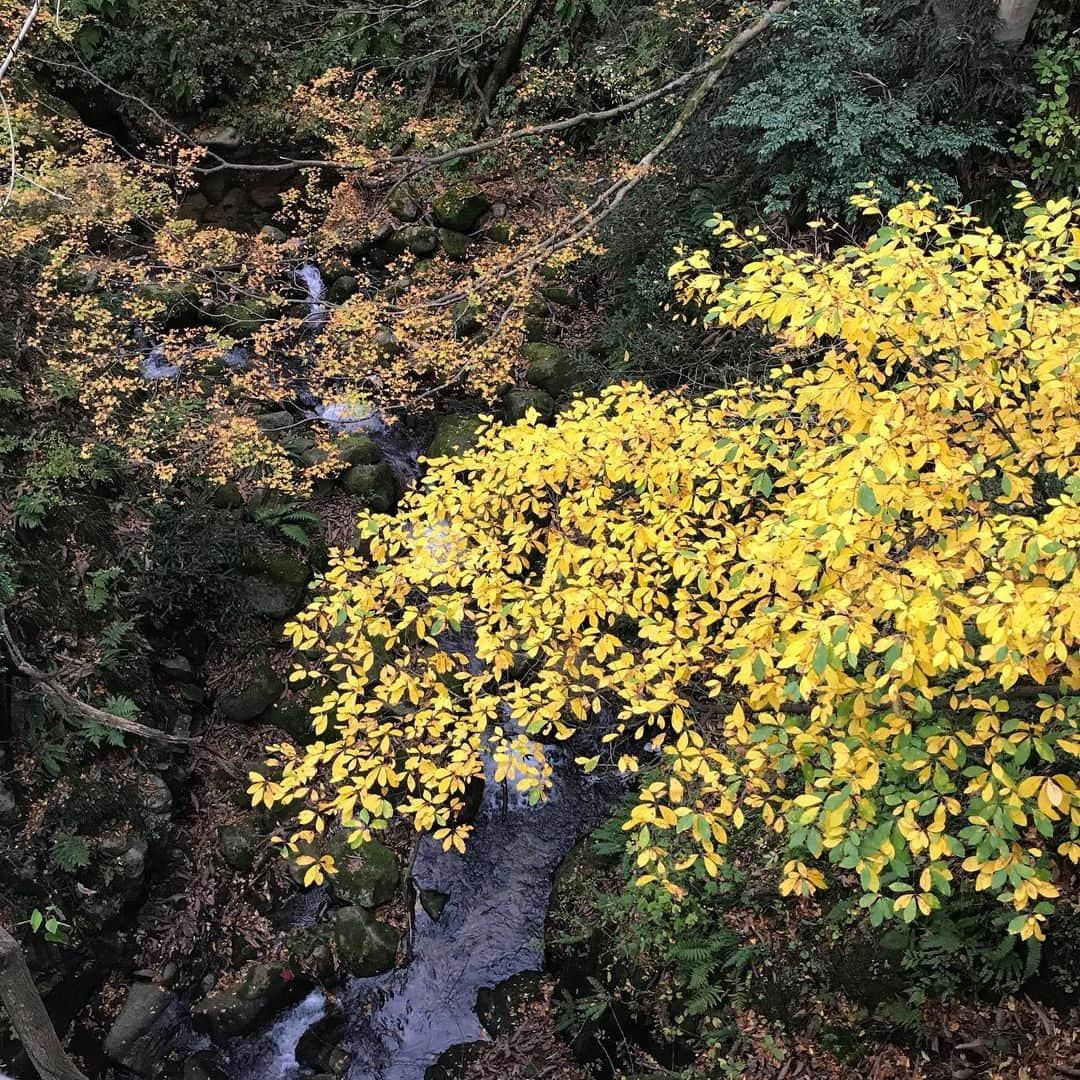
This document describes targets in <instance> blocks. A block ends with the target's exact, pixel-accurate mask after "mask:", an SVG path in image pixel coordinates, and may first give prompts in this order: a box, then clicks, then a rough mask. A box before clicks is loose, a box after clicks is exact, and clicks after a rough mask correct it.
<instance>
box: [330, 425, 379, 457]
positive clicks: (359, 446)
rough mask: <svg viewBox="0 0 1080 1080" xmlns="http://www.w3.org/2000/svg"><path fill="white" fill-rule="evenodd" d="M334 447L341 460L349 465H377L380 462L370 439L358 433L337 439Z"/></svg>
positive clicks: (377, 451) (376, 449) (377, 450)
mask: <svg viewBox="0 0 1080 1080" xmlns="http://www.w3.org/2000/svg"><path fill="white" fill-rule="evenodd" d="M336 446H337V451H338V453H339V454H340V455H341V460H342V461H345V462H347V463H348V464H349V465H377V464H378V463H379V461H380V460H381V459H380V455H379V448H378V447H377V446H376V445H375V443H374V442H372V440H371V437H370V436H368V435H364V434H363V433H362V432H359V431H357V432H354V433H353V434H351V435H345V436H343V437H342V438H340V439H338V441H337V443H336Z"/></svg>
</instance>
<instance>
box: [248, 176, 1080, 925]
mask: <svg viewBox="0 0 1080 1080" xmlns="http://www.w3.org/2000/svg"><path fill="white" fill-rule="evenodd" d="M857 205H860V206H861V207H862V208H863V209H864V211H865V212H866V214H868V215H875V214H877V215H881V217H882V220H881V224H880V228H879V229H878V231H877V232H876V233H875V235H874V236H873V237H872V238H871V239H870V240H869V241H867V242H866V243H862V244H850V245H847V246H839V247H834V249H833V250H832V251H831V252H830V253H824V252H825V245H822V252H823V253H817V252H814V251H802V250H794V251H793V250H785V249H782V248H765V249H764V250H760V249H759V248H758V247H757V245H758V244H759V242H760V241H761V239H762V237H761V236H760V234H758V235H755V234H753V233H750V234H746V235H742V234H740V233H738V232H737V231H736V230H735V228H734V227H733V226H732V225H731V224H730V223H729V222H726V221H719V222H717V223H716V231H717V233H718V235H719V236H720V237H721V238H722V241H721V242H722V245H723V246H724V247H725V248H727V249H729V251H728V253H729V254H730V255H731V256H733V257H736V258H738V259H739V261H740V262H743V263H744V265H742V267H741V270H739V271H738V272H736V273H735V274H734V275H729V274H725V273H722V272H720V271H718V270H714V269H713V268H712V267H711V265H710V259H709V256H708V255H707V254H705V253H702V252H698V253H693V254H690V255H688V256H687V257H685V258H683V259H682V260H681V261H680V262H679V263H678V264H677V265H676V266H675V267H673V269H672V274H673V276H675V278H676V279H677V281H678V283H679V287H680V289H681V291H682V293H683V295H684V298H685V300H686V302H687V303H688V304H691V305H694V306H696V307H697V308H698V309H699V310H700V311H701V312H703V313H707V314H706V316H705V317H707V318H708V319H709V320H711V321H713V322H714V323H716V324H718V325H721V326H729V327H731V326H740V325H743V324H747V323H753V324H755V325H759V326H760V327H761V328H762V329H763V330H765V331H768V332H770V333H772V334H774V335H776V337H777V339H778V342H779V347H780V348H781V349H782V350H783V349H789V348H790V349H791V350H793V352H792V354H791V355H792V357H795V356H798V357H801V358H803V360H805V358H806V357H807V356H808V355H812V356H814V357H815V359H814V360H813V362H812V363H805V364H804V365H803V366H800V367H799V368H798V369H795V368H793V367H792V366H790V365H787V364H785V365H784V366H782V367H780V368H779V369H778V370H777V371H776V372H775V373H774V376H773V381H772V383H771V385H768V386H760V385H750V384H743V385H740V386H737V387H735V388H733V389H730V390H725V391H722V392H719V393H717V394H715V395H713V396H711V397H709V398H707V399H705V400H699V401H695V400H691V399H689V398H687V397H685V396H682V395H679V394H671V393H669V394H658V393H654V392H651V391H650V390H648V389H646V388H645V387H643V386H640V385H636V386H620V387H612V388H610V389H608V390H607V391H605V392H604V393H603V394H601V395H600V396H599V397H598V398H596V399H592V400H579V401H577V402H575V403H574V404H573V405H572V406H571V407H570V408H569V409H568V410H567V411H566V412H564V413H563V414H562V416H561V417H560V418H559V419H558V421H557V422H556V423H555V424H554V426H552V427H550V428H547V427H542V426H536V425H534V424H531V423H529V422H523V423H521V424H518V425H517V426H514V427H498V426H492V427H491V428H490V429H489V430H488V431H487V432H486V434H485V436H484V437H483V439H482V440H481V443H480V445H479V446H478V447H477V448H476V449H475V450H473V451H471V452H469V453H468V454H466V455H465V456H464V457H462V458H460V459H455V460H444V461H437V462H434V463H432V465H431V467H430V469H429V471H428V473H427V476H426V478H425V481H424V484H423V487H422V489H421V490H418V491H416V492H414V493H413V494H412V495H411V496H409V497H408V498H407V500H406V501H405V504H404V508H403V510H402V512H401V513H400V514H399V515H398V516H397V517H385V516H379V515H373V516H368V517H365V518H364V519H362V521H361V525H360V528H361V534H362V536H363V538H364V541H363V544H362V545H360V549H358V550H349V551H345V552H340V553H338V554H336V556H335V558H334V560H333V563H332V566H331V568H330V570H329V572H328V573H327V574H326V576H325V579H324V580H323V581H322V583H321V585H320V586H319V587H318V590H317V594H316V596H315V598H314V599H313V601H312V603H311V605H310V606H309V607H308V608H307V610H306V611H304V612H303V613H302V614H301V615H300V616H298V617H297V619H296V620H295V622H293V623H292V624H291V625H290V626H289V627H288V633H289V635H290V637H291V639H292V642H293V644H294V645H295V647H296V648H297V650H298V651H299V653H300V654H301V657H302V660H301V663H300V666H299V667H298V670H297V672H296V673H295V677H296V678H298V679H310V680H313V681H316V682H318V683H320V684H322V685H323V686H324V687H325V697H324V698H323V700H322V703H321V704H320V705H319V706H318V707H317V708H316V710H315V713H316V725H317V730H318V731H319V733H320V734H323V733H325V738H324V739H323V741H320V742H316V743H315V744H314V745H312V746H311V747H309V748H307V749H305V750H303V751H297V750H295V749H294V748H293V747H291V746H282V747H275V748H272V749H273V751H274V753H275V755H276V756H275V758H274V759H273V760H274V762H275V763H276V765H278V766H280V768H279V769H278V771H276V772H274V773H273V775H272V776H262V775H253V777H252V780H253V782H252V787H251V794H252V795H253V798H254V800H255V801H256V802H265V803H266V804H268V805H269V804H272V803H275V802H285V803H291V802H295V803H297V804H298V805H299V804H303V806H304V809H303V812H302V814H301V817H300V828H299V830H298V831H297V833H296V834H295V835H294V836H293V837H292V842H293V844H294V845H296V844H300V843H303V842H305V841H313V840H314V839H315V836H316V834H317V833H319V832H321V831H323V829H324V828H325V827H326V825H327V823H328V822H330V821H333V820H337V819H340V822H341V823H342V824H344V825H345V826H346V827H347V828H349V829H350V830H351V831H352V833H353V836H354V839H355V840H356V842H359V841H361V840H363V839H364V838H365V837H367V836H368V835H370V832H371V831H372V830H375V829H378V828H381V827H384V826H385V824H386V823H387V822H388V821H389V819H391V818H392V817H393V816H394V815H396V814H398V815H403V816H405V817H408V818H410V819H411V820H412V821H413V823H414V824H415V826H416V827H417V828H418V829H425V830H426V829H434V830H436V834H437V835H439V836H440V837H441V838H442V839H443V841H444V843H445V844H446V845H447V846H451V845H454V846H458V847H461V846H463V844H464V841H465V838H466V836H467V834H468V826H467V825H461V824H458V816H457V815H458V812H459V810H460V809H461V804H462V799H463V794H464V792H465V789H466V786H467V784H468V782H469V780H470V779H471V778H472V777H475V776H478V775H479V774H480V773H481V772H482V769H483V758H484V755H485V754H486V753H494V754H495V756H496V760H497V762H498V763H499V771H500V774H501V775H506V774H509V775H510V778H511V779H517V780H518V781H519V782H521V783H522V784H523V785H524V786H525V787H528V788H531V789H532V790H533V791H534V792H536V793H537V795H538V796H539V795H540V794H542V792H543V790H544V788H545V785H546V784H547V783H548V772H547V766H546V764H545V763H544V762H543V761H542V759H539V760H538V759H537V758H536V756H535V749H534V753H533V757H531V758H529V759H527V763H525V764H523V762H522V758H523V755H522V754H521V753H520V746H515V742H516V741H517V740H520V739H521V738H522V735H521V733H522V732H528V733H533V734H542V735H554V736H555V737H557V738H567V737H569V736H571V735H572V734H573V733H574V731H575V730H576V729H578V728H581V727H584V726H586V725H594V726H599V725H601V724H603V725H606V727H605V735H604V738H605V739H606V740H608V742H609V744H610V745H611V747H612V755H611V756H612V758H613V759H614V760H615V761H616V763H617V764H618V766H619V767H620V768H622V769H624V770H627V769H629V770H632V769H636V768H637V766H638V760H637V757H636V756H635V754H634V753H632V749H633V747H634V745H635V740H637V741H639V742H648V743H649V745H650V751H649V753H653V752H654V751H655V752H656V753H658V755H659V757H660V759H661V765H662V769H663V773H662V774H661V775H662V779H660V780H657V781H655V782H651V783H647V784H645V785H644V786H643V787H642V789H641V791H640V798H639V804H638V806H637V807H636V809H635V810H634V811H633V812H632V814H631V817H630V819H629V821H628V823H627V829H628V840H629V842H631V843H632V844H634V845H635V846H636V848H637V850H638V864H639V866H640V867H641V870H642V873H641V878H640V883H641V884H642V885H648V884H650V883H660V884H662V885H664V886H665V887H667V888H668V889H669V890H670V891H672V892H675V893H676V894H678V893H679V892H680V890H681V888H682V886H681V885H680V884H679V882H680V881H683V882H685V880H686V878H687V877H688V876H693V875H695V874H716V873H717V872H718V870H719V867H720V866H721V864H722V862H723V860H724V852H725V846H726V844H727V841H728V837H729V835H730V834H731V832H732V831H733V830H736V829H740V828H743V827H744V826H746V825H747V824H748V823H750V822H752V821H753V822H757V823H759V827H760V825H761V824H763V825H764V826H765V827H770V828H772V829H774V830H775V831H776V833H777V834H779V837H780V842H781V843H784V844H786V845H787V848H788V852H789V853H788V855H787V858H788V859H789V861H788V863H787V866H786V868H785V873H784V876H783V879H782V880H781V882H780V883H779V885H780V889H781V891H782V892H783V893H785V894H794V895H803V896H805V895H810V894H812V893H814V892H815V891H817V890H819V889H822V888H824V887H825V886H826V885H827V883H828V882H829V880H830V879H833V880H838V881H840V882H841V883H844V884H846V885H849V886H855V887H856V888H858V889H859V890H860V891H861V896H862V899H861V903H862V905H863V906H864V907H865V908H867V909H868V910H869V916H870V918H871V920H872V921H873V922H874V923H875V925H876V924H878V923H880V922H881V921H883V920H884V919H887V918H892V917H895V918H900V919H903V920H904V921H911V920H913V919H915V918H916V917H917V916H918V915H919V914H920V913H922V914H929V913H930V912H932V911H933V910H934V909H935V908H937V907H938V906H939V905H940V903H941V898H942V897H943V896H947V895H948V894H949V893H950V891H951V890H952V889H953V887H954V885H955V884H957V882H958V879H965V880H967V881H969V882H970V883H971V884H972V885H973V887H974V888H975V889H976V890H991V892H992V893H993V894H994V895H996V896H997V897H998V898H999V899H1000V901H1001V902H1002V903H1003V904H1004V905H1007V907H1008V908H1009V909H1010V910H1012V911H1013V916H1012V918H1011V921H1010V923H1009V927H1010V929H1011V930H1012V931H1013V932H1015V933H1020V934H1021V935H1022V936H1024V937H1030V936H1032V935H1034V936H1036V937H1041V936H1042V934H1043V929H1042V924H1043V923H1044V922H1045V919H1046V916H1047V915H1048V914H1049V913H1050V911H1051V910H1052V905H1053V901H1054V898H1055V897H1057V896H1058V895H1059V892H1060V884H1061V877H1062V875H1063V874H1064V873H1066V872H1067V867H1068V864H1069V863H1070V862H1071V863H1076V862H1077V860H1078V859H1080V840H1078V836H1080V789H1078V786H1077V770H1078V756H1080V732H1078V719H1077V717H1078V706H1080V699H1078V697H1077V692H1078V688H1080V656H1078V654H1077V644H1078V641H1080V593H1078V579H1077V572H1076V567H1077V551H1078V548H1080V506H1078V501H1077V500H1078V498H1080V478H1078V471H1077V466H1078V464H1080V459H1078V445H1080V399H1078V393H1080V305H1077V303H1076V302H1075V297H1074V295H1073V291H1072V290H1073V273H1074V271H1075V269H1076V268H1077V267H1078V266H1080V204H1072V203H1070V202H1069V201H1068V200H1061V201H1059V202H1056V203H1051V204H1049V205H1047V206H1045V207H1042V206H1036V205H1034V204H1033V201H1032V199H1031V197H1030V196H1029V195H1028V194H1027V193H1026V192H1022V193H1021V194H1020V197H1019V208H1020V209H1021V210H1023V212H1024V214H1025V221H1024V226H1023V230H1022V232H1020V233H1019V235H1018V236H1017V238H1016V239H1006V238H1004V237H1002V236H1000V235H997V234H995V233H994V232H993V231H992V230H991V229H989V228H987V227H985V226H983V225H981V224H980V222H979V221H978V220H976V219H975V218H974V217H973V216H972V215H970V214H969V213H967V212H965V211H963V210H960V209H958V208H955V207H949V206H946V207H942V206H939V205H938V204H937V202H936V201H935V200H934V198H933V197H932V196H931V195H930V194H928V193H921V192H918V191H916V192H914V193H913V195H912V197H911V199H910V201H908V202H906V203H904V204H902V205H900V206H897V207H895V208H894V209H892V210H890V211H888V212H887V213H882V211H881V210H880V209H879V208H878V206H877V205H876V204H875V202H874V199H873V196H872V194H867V195H861V196H859V197H858V199H857ZM748 258H749V260H750V261H746V260H747V259H748ZM808 347H813V348H812V349H808ZM580 761H581V764H582V765H583V766H584V767H585V768H591V767H593V766H594V765H595V764H596V761H597V759H596V758H590V759H589V760H585V759H584V758H582V759H580ZM528 762H532V764H529V763H528ZM517 769H523V772H522V773H521V775H520V776H517V777H515V776H514V775H513V774H514V771H515V770H517Z"/></svg>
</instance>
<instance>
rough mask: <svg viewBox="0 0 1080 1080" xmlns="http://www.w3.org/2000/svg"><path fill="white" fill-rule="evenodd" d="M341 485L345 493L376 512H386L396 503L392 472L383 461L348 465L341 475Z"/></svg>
mask: <svg viewBox="0 0 1080 1080" xmlns="http://www.w3.org/2000/svg"><path fill="white" fill-rule="evenodd" d="M341 486H342V488H344V490H345V493H346V494H347V495H351V496H352V497H353V498H354V499H356V500H357V501H358V502H360V503H361V504H362V505H363V506H364V507H365V508H366V509H368V510H373V511H375V513H377V514H388V513H390V511H391V510H393V509H394V507H395V506H396V505H397V489H396V488H395V486H394V474H393V473H392V472H391V471H390V466H389V465H387V463H386V462H385V461H380V462H378V463H377V464H375V465H352V466H350V468H349V469H348V470H347V471H346V472H344V473H343V474H342V476H341Z"/></svg>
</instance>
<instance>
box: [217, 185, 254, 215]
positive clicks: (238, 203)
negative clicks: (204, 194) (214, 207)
mask: <svg viewBox="0 0 1080 1080" xmlns="http://www.w3.org/2000/svg"><path fill="white" fill-rule="evenodd" d="M250 206H251V198H250V197H249V196H248V193H247V192H246V191H245V190H244V189H243V188H242V187H234V188H230V189H229V190H228V191H226V192H225V194H224V195H223V196H222V199H221V209H222V210H223V211H224V212H225V216H226V217H227V218H228V219H229V220H231V221H239V220H240V218H241V217H243V215H244V214H245V213H246V212H247V210H248V209H249V208H250Z"/></svg>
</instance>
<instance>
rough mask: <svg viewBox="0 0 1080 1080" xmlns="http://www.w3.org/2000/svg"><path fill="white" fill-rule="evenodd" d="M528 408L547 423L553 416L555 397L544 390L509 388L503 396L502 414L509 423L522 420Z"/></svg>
mask: <svg viewBox="0 0 1080 1080" xmlns="http://www.w3.org/2000/svg"><path fill="white" fill-rule="evenodd" d="M530 409H535V410H536V411H537V412H538V413H539V414H540V420H541V421H543V422H544V423H549V422H550V421H551V420H552V418H553V417H554V416H555V399H554V398H553V397H552V396H551V395H550V394H549V393H548V392H547V391H546V390H510V391H509V392H508V393H507V394H506V396H505V397H504V398H503V415H504V416H505V417H506V422H507V423H509V424H514V423H517V421H518V420H524V419H525V417H526V416H527V415H528V412H529V410H530Z"/></svg>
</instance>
